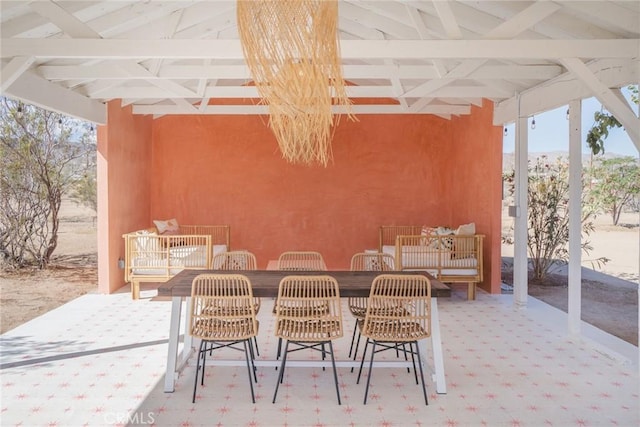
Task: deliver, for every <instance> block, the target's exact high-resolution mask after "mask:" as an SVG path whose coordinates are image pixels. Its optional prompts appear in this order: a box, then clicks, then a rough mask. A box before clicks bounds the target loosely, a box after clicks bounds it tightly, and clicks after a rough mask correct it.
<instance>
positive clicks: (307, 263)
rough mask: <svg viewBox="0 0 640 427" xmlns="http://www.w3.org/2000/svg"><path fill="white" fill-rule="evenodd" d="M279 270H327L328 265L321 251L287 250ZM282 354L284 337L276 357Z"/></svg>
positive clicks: (282, 255)
mask: <svg viewBox="0 0 640 427" xmlns="http://www.w3.org/2000/svg"><path fill="white" fill-rule="evenodd" d="M278 270H285V271H326V270H327V265H326V264H325V263H324V258H322V254H321V253H320V252H315V251H287V252H283V253H281V254H280V256H279V257H278ZM276 304H277V300H276V302H275V303H274V304H273V314H276ZM281 354H282V339H278V349H277V351H276V359H280V355H281Z"/></svg>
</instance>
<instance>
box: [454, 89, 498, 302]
mask: <svg viewBox="0 0 640 427" xmlns="http://www.w3.org/2000/svg"><path fill="white" fill-rule="evenodd" d="M492 121H493V104H492V103H491V102H489V101H485V102H484V105H483V108H478V107H472V110H471V114H470V115H468V116H461V117H456V118H453V119H452V120H451V124H452V128H453V138H452V146H453V147H452V148H453V150H452V160H453V165H452V180H451V181H450V184H451V187H450V189H449V194H450V196H451V198H450V203H451V206H452V212H451V220H452V223H454V224H464V223H469V222H475V223H476V225H477V230H476V232H477V233H478V234H484V235H485V240H484V246H483V253H484V254H485V257H484V279H485V280H484V283H483V285H482V288H483V289H484V290H486V291H487V292H491V293H500V283H501V279H500V262H501V253H500V239H501V237H502V235H501V227H502V218H501V213H500V212H501V210H500V209H501V206H502V128H500V127H497V126H492V125H491V124H492Z"/></svg>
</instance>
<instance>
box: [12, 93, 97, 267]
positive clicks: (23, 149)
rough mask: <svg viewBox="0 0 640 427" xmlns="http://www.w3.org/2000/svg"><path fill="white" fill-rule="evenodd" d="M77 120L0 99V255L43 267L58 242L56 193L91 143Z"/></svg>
mask: <svg viewBox="0 0 640 427" xmlns="http://www.w3.org/2000/svg"><path fill="white" fill-rule="evenodd" d="M90 139H91V137H90V136H89V135H87V127H86V125H84V124H83V123H82V122H80V121H78V120H75V119H72V118H69V117H66V116H63V115H61V114H58V113H54V112H50V111H46V110H43V109H40V108H37V107H33V106H29V105H25V104H23V103H21V102H17V101H13V100H9V99H6V98H1V99H0V259H2V260H3V261H4V266H5V267H6V266H12V267H23V266H26V265H31V264H35V265H37V266H39V267H40V268H45V267H46V266H47V265H48V264H49V262H50V260H51V256H52V254H53V253H54V251H55V249H56V247H57V245H58V229H59V226H60V216H59V213H60V206H61V202H62V198H63V197H64V196H65V195H67V194H68V193H69V192H70V191H71V189H72V188H73V187H74V185H76V182H77V181H78V180H79V178H80V177H82V176H84V173H85V172H86V163H85V162H84V161H82V159H83V158H86V156H87V155H88V152H89V151H91V150H95V144H88V143H86V142H87V141H88V140H90Z"/></svg>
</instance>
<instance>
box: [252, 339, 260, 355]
mask: <svg viewBox="0 0 640 427" xmlns="http://www.w3.org/2000/svg"><path fill="white" fill-rule="evenodd" d="M253 342H254V343H255V344H256V354H257V355H258V356H260V349H259V348H258V337H257V336H256V337H253Z"/></svg>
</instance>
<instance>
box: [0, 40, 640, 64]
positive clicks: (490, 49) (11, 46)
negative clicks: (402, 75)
mask: <svg viewBox="0 0 640 427" xmlns="http://www.w3.org/2000/svg"><path fill="white" fill-rule="evenodd" d="M1 43H2V50H1V51H0V55H2V57H3V58H9V57H14V56H34V57H36V58H56V59H71V58H96V59H127V58H128V59H136V60H139V59H140V58H165V59H167V58H174V59H179V58H184V59H186V58H193V59H198V58H199V59H204V58H214V59H237V60H242V59H243V54H242V47H241V45H240V40H174V39H171V40H142V39H137V40H133V39H130V40H120V39H109V40H103V39H101V40H96V39H2V40H1ZM639 49H640V40H639V39H612V40H343V41H341V42H340V50H341V54H342V58H347V59H385V58H394V59H396V60H397V59H437V58H441V59H460V58H464V59H487V58H494V59H535V58H543V59H562V58H572V57H580V58H636V57H637V56H638V51H639Z"/></svg>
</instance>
